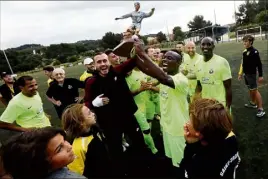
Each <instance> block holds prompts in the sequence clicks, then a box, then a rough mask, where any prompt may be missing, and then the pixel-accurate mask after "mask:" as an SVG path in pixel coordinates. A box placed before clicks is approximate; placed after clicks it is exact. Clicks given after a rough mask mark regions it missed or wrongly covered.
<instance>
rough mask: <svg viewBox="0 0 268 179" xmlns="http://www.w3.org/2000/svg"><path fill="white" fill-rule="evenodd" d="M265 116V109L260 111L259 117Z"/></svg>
mask: <svg viewBox="0 0 268 179" xmlns="http://www.w3.org/2000/svg"><path fill="white" fill-rule="evenodd" d="M264 115H265V112H264V110H263V109H258V112H257V114H256V116H257V117H263V116H264Z"/></svg>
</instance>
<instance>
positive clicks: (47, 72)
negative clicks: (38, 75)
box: [43, 65, 54, 86]
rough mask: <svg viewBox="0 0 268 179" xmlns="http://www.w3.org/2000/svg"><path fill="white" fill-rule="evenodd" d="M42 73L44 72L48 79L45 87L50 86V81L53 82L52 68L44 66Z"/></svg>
mask: <svg viewBox="0 0 268 179" xmlns="http://www.w3.org/2000/svg"><path fill="white" fill-rule="evenodd" d="M43 71H44V73H45V75H46V76H47V77H48V80H47V85H48V86H49V85H50V83H51V82H52V81H54V78H53V76H52V72H53V71H54V67H53V66H50V65H49V66H45V67H44V68H43Z"/></svg>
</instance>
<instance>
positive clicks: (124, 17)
mask: <svg viewBox="0 0 268 179" xmlns="http://www.w3.org/2000/svg"><path fill="white" fill-rule="evenodd" d="M129 17H132V13H129V14H125V15H123V16H121V17H117V18H115V20H119V19H126V18H129Z"/></svg>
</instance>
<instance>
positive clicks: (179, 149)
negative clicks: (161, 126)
mask: <svg viewBox="0 0 268 179" xmlns="http://www.w3.org/2000/svg"><path fill="white" fill-rule="evenodd" d="M163 140H164V148H165V154H166V156H167V157H168V158H171V160H172V164H173V166H175V167H179V164H180V162H181V160H182V158H183V154H184V148H185V139H184V136H172V135H170V134H169V133H167V132H166V131H164V130H163Z"/></svg>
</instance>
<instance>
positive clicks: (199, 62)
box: [0, 35, 265, 179]
mask: <svg viewBox="0 0 268 179" xmlns="http://www.w3.org/2000/svg"><path fill="white" fill-rule="evenodd" d="M125 40H126V39H125ZM131 41H133V43H134V47H133V49H132V51H131V53H130V54H129V56H128V57H127V58H126V59H125V60H123V58H121V57H119V56H117V55H116V54H115V52H114V51H113V50H111V49H107V50H106V51H105V52H99V53H98V54H97V55H95V56H94V57H93V59H91V58H86V59H85V60H84V65H85V67H86V71H85V72H84V73H82V72H81V74H82V75H81V77H80V79H79V80H78V79H75V78H66V77H65V71H64V70H63V69H61V68H55V69H54V68H53V67H52V66H48V67H45V68H44V72H45V74H46V75H47V76H48V82H47V83H48V89H47V92H46V96H47V99H48V100H49V101H50V102H51V103H52V104H53V105H54V107H55V110H56V111H57V114H58V117H59V118H60V119H61V122H62V128H55V127H52V126H51V123H50V116H49V115H48V114H46V113H45V111H44V109H43V102H42V100H44V99H41V97H40V96H39V93H38V84H37V81H36V79H34V78H33V77H32V76H21V77H20V78H19V79H18V80H16V81H14V79H13V78H12V77H11V76H10V74H8V73H2V74H1V77H2V79H3V80H4V82H5V84H4V85H2V86H1V88H0V94H1V96H0V97H1V98H0V99H1V101H2V102H3V104H5V105H6V109H5V111H4V112H3V114H2V115H1V117H0V121H1V122H0V127H1V130H2V129H4V130H13V131H17V132H18V134H16V135H14V136H11V137H9V139H8V140H5V141H3V142H2V146H1V149H0V175H1V177H6V178H14V179H17V178H18V179H26V178H44V179H45V178H46V179H52V178H95V177H96V178H100V177H101V178H111V177H115V178H119V177H120V178H126V177H127V178H128V177H136V178H138V177H139V178H144V177H176V178H235V173H236V169H237V167H238V166H239V163H240V160H241V159H240V157H239V153H238V144H237V139H236V136H235V131H233V126H232V122H233V120H232V117H231V116H232V115H231V114H232V112H231V108H232V89H231V85H232V83H231V82H232V75H231V69H230V66H229V63H228V61H227V60H226V59H225V58H223V57H221V56H219V55H216V54H215V53H214V48H215V45H214V41H213V39H212V38H210V37H205V38H203V39H202V40H201V44H200V48H201V51H202V54H198V53H197V52H196V46H195V43H194V42H191V41H190V42H187V44H186V45H185V46H184V43H183V42H181V43H178V44H177V45H176V48H174V49H172V50H168V51H164V50H161V49H159V48H152V47H147V48H144V46H143V44H142V42H141V40H139V39H138V38H133V39H131ZM243 41H244V46H245V48H246V49H245V52H244V53H243V61H242V63H241V69H240V72H239V77H238V78H239V79H241V77H242V75H243V74H244V76H245V81H246V85H247V86H248V88H249V90H250V99H251V100H250V103H249V104H246V105H245V106H246V107H252V108H257V109H258V110H257V116H258V117H262V116H263V115H265V112H264V110H263V107H262V102H261V95H260V93H259V92H258V88H257V81H256V75H257V74H258V75H259V81H262V80H263V78H262V64H261V61H260V58H259V53H258V51H257V50H256V49H255V48H253V42H254V38H253V37H252V36H248V35H247V36H245V37H244V39H243ZM250 60H251V61H250ZM256 68H258V71H257V70H256ZM253 69H255V70H253ZM80 88H82V89H84V91H85V96H84V97H83V99H81V97H80V96H79V89H80ZM154 120H157V121H160V129H161V130H160V131H159V132H160V134H159V135H160V136H161V137H162V140H163V146H164V147H163V148H164V155H163V154H161V151H160V149H159V148H158V147H159V146H158V145H156V144H155V140H154V138H153V136H152V134H151V129H152V124H155V123H153V121H154ZM167 168H168V169H167ZM164 169H165V172H163V171H162V172H161V170H164Z"/></svg>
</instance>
